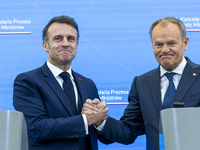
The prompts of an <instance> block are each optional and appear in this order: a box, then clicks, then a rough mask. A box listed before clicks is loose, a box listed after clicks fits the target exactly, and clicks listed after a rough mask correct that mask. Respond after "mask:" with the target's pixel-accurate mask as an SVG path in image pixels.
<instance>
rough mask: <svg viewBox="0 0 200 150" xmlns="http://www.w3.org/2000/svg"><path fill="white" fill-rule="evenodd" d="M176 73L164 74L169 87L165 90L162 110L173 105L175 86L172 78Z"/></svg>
mask: <svg viewBox="0 0 200 150" xmlns="http://www.w3.org/2000/svg"><path fill="white" fill-rule="evenodd" d="M175 74H176V73H165V76H166V77H167V79H168V80H169V86H168V88H167V91H166V93H165V97H164V101H163V109H166V108H171V107H172V105H173V98H174V93H175V91H176V90H175V85H174V82H173V76H174V75H175Z"/></svg>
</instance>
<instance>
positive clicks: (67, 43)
mask: <svg viewBox="0 0 200 150" xmlns="http://www.w3.org/2000/svg"><path fill="white" fill-rule="evenodd" d="M62 46H65V47H67V46H69V42H68V39H67V38H66V37H65V38H63V42H62Z"/></svg>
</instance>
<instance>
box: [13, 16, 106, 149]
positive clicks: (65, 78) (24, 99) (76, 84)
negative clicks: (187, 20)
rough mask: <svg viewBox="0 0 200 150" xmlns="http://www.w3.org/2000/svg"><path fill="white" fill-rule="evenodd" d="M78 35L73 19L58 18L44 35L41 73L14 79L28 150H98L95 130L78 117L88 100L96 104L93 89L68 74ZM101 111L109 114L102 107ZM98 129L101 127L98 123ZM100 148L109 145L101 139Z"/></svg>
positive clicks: (89, 82)
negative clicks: (25, 124)
mask: <svg viewBox="0 0 200 150" xmlns="http://www.w3.org/2000/svg"><path fill="white" fill-rule="evenodd" d="M78 39H79V31H78V25H77V24H76V22H75V21H74V19H73V18H70V17H67V16H59V17H55V18H53V19H51V20H50V22H49V23H48V24H47V25H46V27H45V28H44V30H43V49H44V50H45V51H46V52H48V61H47V62H46V63H45V64H44V65H43V66H42V67H40V68H37V69H35V70H32V71H29V72H26V73H22V74H20V75H18V76H17V77H16V79H15V82H14V96H13V104H14V107H15V109H16V110H18V111H21V112H23V114H24V117H25V120H26V123H27V129H28V139H29V150H97V149H98V143H97V138H100V137H99V136H98V135H97V134H95V133H94V126H93V125H92V124H95V125H98V124H99V122H98V121H95V120H94V119H93V120H92V121H91V119H90V118H88V117H87V116H86V115H85V114H81V111H82V107H83V104H84V103H85V101H86V100H87V99H95V98H98V99H99V95H98V92H97V88H96V86H95V84H94V82H93V81H92V80H91V79H88V78H86V77H84V76H82V75H80V74H78V73H76V72H74V71H73V70H72V69H71V64H72V60H73V59H74V58H75V56H76V53H77V51H78V44H79V42H78ZM101 109H102V111H104V112H107V111H108V108H107V107H106V105H105V102H103V103H102V105H101ZM101 117H103V118H104V119H106V118H107V114H106V113H105V115H103V116H101ZM100 123H101V122H100ZM100 141H102V142H108V141H107V140H105V139H104V138H101V140H100Z"/></svg>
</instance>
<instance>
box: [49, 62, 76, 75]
mask: <svg viewBox="0 0 200 150" xmlns="http://www.w3.org/2000/svg"><path fill="white" fill-rule="evenodd" d="M47 66H48V67H49V69H50V70H51V72H52V73H53V75H54V77H55V78H57V77H58V76H59V74H60V73H62V72H63V70H62V69H60V68H58V67H56V66H54V65H52V64H51V63H50V62H49V61H47ZM67 72H68V73H69V74H70V77H71V78H72V79H74V78H73V76H72V68H71V66H70V68H69V69H68V70H67Z"/></svg>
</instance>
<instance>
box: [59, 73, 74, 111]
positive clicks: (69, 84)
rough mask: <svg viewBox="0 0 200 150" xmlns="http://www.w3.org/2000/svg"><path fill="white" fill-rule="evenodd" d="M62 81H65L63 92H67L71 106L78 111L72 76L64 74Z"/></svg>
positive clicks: (62, 74)
mask: <svg viewBox="0 0 200 150" xmlns="http://www.w3.org/2000/svg"><path fill="white" fill-rule="evenodd" d="M60 76H61V77H62V79H63V80H64V82H63V90H64V91H65V94H66V95H67V97H68V99H69V101H70V103H71V106H72V108H73V109H75V110H76V100H75V93H74V87H73V85H72V81H71V79H70V75H69V73H68V72H62V73H61V74H60Z"/></svg>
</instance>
